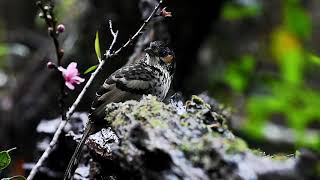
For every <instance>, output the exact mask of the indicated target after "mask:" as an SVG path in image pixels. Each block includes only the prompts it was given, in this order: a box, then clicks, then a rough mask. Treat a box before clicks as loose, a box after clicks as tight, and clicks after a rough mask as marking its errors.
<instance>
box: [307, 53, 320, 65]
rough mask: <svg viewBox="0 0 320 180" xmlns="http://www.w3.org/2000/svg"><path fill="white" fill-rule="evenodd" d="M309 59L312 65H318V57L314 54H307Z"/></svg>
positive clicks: (319, 58)
mask: <svg viewBox="0 0 320 180" xmlns="http://www.w3.org/2000/svg"><path fill="white" fill-rule="evenodd" d="M309 58H310V60H311V62H313V63H314V64H317V65H320V57H319V56H317V55H314V54H309Z"/></svg>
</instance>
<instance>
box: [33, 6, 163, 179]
mask: <svg viewBox="0 0 320 180" xmlns="http://www.w3.org/2000/svg"><path fill="white" fill-rule="evenodd" d="M162 2H163V0H160V2H159V3H158V4H157V6H155V8H154V10H153V11H152V13H151V14H150V16H149V17H148V18H147V19H146V20H145V21H144V23H143V24H142V25H141V27H140V28H139V29H138V31H137V32H136V33H135V34H134V35H133V36H132V37H131V38H129V40H128V41H127V42H126V43H125V44H124V45H123V46H121V47H120V48H119V49H118V50H117V51H115V52H114V53H112V49H113V46H114V44H115V42H116V40H117V37H118V33H119V31H116V32H114V30H113V27H112V21H109V29H110V32H111V34H112V36H113V40H112V42H111V44H110V46H109V48H108V50H107V51H106V53H105V54H104V58H103V59H102V60H101V62H100V63H99V65H98V67H97V69H96V70H95V71H94V72H93V73H92V74H91V76H90V78H89V80H88V81H87V83H86V85H85V86H84V88H83V89H82V91H81V92H80V94H79V95H78V97H77V99H76V100H75V101H74V103H73V104H72V106H71V107H70V109H69V110H68V112H67V113H66V118H65V121H64V120H62V121H61V122H60V124H59V127H58V128H57V130H56V132H55V134H54V136H53V138H52V140H51V142H50V144H49V147H47V148H46V150H45V151H44V153H43V154H42V155H41V157H40V159H39V160H38V162H37V163H36V165H35V166H34V167H33V168H32V170H31V172H30V174H29V176H28V177H27V180H32V179H33V178H34V176H35V175H36V173H37V172H38V169H39V167H41V166H42V165H43V163H44V161H45V160H46V159H47V158H48V156H49V155H50V153H51V152H52V150H53V147H54V146H55V145H56V144H57V142H58V138H59V137H60V135H61V133H62V131H63V129H64V127H65V126H66V124H67V122H68V121H69V120H70V117H71V116H72V114H73V113H74V111H75V109H76V107H77V106H78V104H79V103H80V101H81V99H82V98H83V95H84V94H85V92H86V91H87V89H88V88H89V86H90V85H91V84H92V82H93V80H94V78H95V77H96V75H97V74H98V73H99V72H100V71H101V69H102V67H103V65H104V63H105V62H106V61H107V60H108V59H110V58H112V57H113V56H116V55H118V54H119V53H120V52H121V51H122V49H123V48H125V47H127V46H128V45H129V44H131V42H132V41H133V40H135V39H136V38H137V37H138V35H139V34H140V33H141V31H142V30H143V29H144V27H145V26H146V25H147V24H148V23H149V22H150V20H151V19H152V17H153V16H154V15H155V13H156V12H157V11H158V9H159V8H160V5H161V4H162Z"/></svg>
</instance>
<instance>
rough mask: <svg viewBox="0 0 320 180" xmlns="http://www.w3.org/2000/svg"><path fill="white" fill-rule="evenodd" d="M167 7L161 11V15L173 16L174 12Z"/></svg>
mask: <svg viewBox="0 0 320 180" xmlns="http://www.w3.org/2000/svg"><path fill="white" fill-rule="evenodd" d="M166 9H167V7H164V8H163V9H162V10H161V12H160V16H163V17H172V12H170V11H166Z"/></svg>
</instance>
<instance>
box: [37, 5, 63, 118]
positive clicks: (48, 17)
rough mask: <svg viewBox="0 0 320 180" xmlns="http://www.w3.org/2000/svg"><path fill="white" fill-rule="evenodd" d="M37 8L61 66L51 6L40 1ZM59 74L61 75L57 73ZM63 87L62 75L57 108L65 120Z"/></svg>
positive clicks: (55, 22) (60, 51)
mask: <svg viewBox="0 0 320 180" xmlns="http://www.w3.org/2000/svg"><path fill="white" fill-rule="evenodd" d="M37 6H38V7H39V8H40V10H41V13H42V17H43V19H44V20H45V22H46V24H47V27H48V33H49V36H50V37H51V39H52V41H53V44H54V47H55V52H56V56H57V65H58V66H61V62H62V57H63V54H64V53H63V49H61V48H60V43H59V40H58V35H59V33H58V31H57V21H56V20H55V16H54V13H53V5H46V6H44V5H43V4H42V2H41V1H38V2H37ZM59 74H61V73H60V72H59ZM64 98H65V85H64V78H63V76H62V74H61V75H60V97H59V107H60V111H61V116H62V119H63V120H65V119H66V113H65V109H64V108H65V102H64Z"/></svg>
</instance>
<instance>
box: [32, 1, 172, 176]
mask: <svg viewBox="0 0 320 180" xmlns="http://www.w3.org/2000/svg"><path fill="white" fill-rule="evenodd" d="M162 3H163V0H160V1H159V3H158V4H157V5H156V6H155V7H154V9H153V11H152V12H151V14H150V15H149V17H148V18H147V19H146V20H145V21H144V22H143V24H142V25H141V26H140V28H139V29H138V30H137V32H136V33H135V34H134V35H133V36H132V37H130V38H129V39H128V41H127V42H126V43H125V44H124V45H123V46H121V47H120V48H119V49H117V50H113V47H114V44H115V43H116V41H117V37H118V33H119V31H114V30H113V26H112V21H111V20H110V21H109V30H110V32H111V34H112V36H113V40H112V42H111V44H110V46H109V48H108V49H107V50H106V52H105V53H104V55H103V58H101V60H100V59H99V65H98V66H97V68H96V69H95V70H94V72H93V73H92V74H91V76H90V78H89V80H88V81H87V82H86V84H85V86H84V88H83V89H82V91H81V92H80V94H79V95H78V97H77V98H76V100H75V101H74V103H73V104H72V106H71V107H70V108H69V110H68V111H67V112H66V113H63V114H62V121H61V122H60V124H59V127H58V128H57V130H56V132H55V134H54V136H53V138H52V140H51V142H50V144H49V147H47V148H46V150H45V151H44V153H43V154H42V156H41V157H40V159H39V160H38V162H37V163H36V165H35V166H34V167H33V168H32V170H31V172H30V174H29V176H28V177H27V179H28V180H32V179H33V178H34V176H35V175H36V174H37V172H38V170H39V168H40V167H41V166H42V165H43V163H44V161H45V160H46V159H47V158H48V156H49V155H50V153H51V152H52V150H53V148H54V146H55V145H56V144H57V142H58V138H59V137H60V135H61V133H62V132H63V129H64V127H65V126H66V124H67V123H68V121H69V119H70V117H71V116H72V114H73V113H74V111H75V109H76V107H77V106H78V104H79V103H80V101H81V100H82V98H83V96H84V94H85V93H86V91H87V89H88V88H89V87H90V85H91V84H92V82H93V80H94V79H95V77H96V75H97V74H98V73H99V72H100V71H101V69H102V67H103V65H104V64H105V62H106V61H107V60H109V59H110V58H112V57H114V56H116V55H118V54H119V53H120V52H121V51H122V50H123V49H124V48H126V47H127V46H129V45H130V44H131V43H132V42H133V41H134V40H135V39H136V38H137V37H138V36H139V35H140V34H141V33H142V31H143V29H144V28H145V27H146V26H147V25H148V24H149V22H150V21H151V19H152V18H153V17H155V16H156V15H157V14H156V13H157V12H158V10H159V9H160V6H161V5H162ZM37 5H38V6H39V8H40V9H41V11H42V14H40V15H39V16H40V17H42V18H44V20H45V21H46V23H47V26H48V31H49V35H50V36H51V38H52V39H53V41H54V44H55V49H56V54H57V58H58V63H57V65H56V64H54V63H52V62H49V63H48V64H47V66H48V68H51V69H56V70H59V71H60V73H61V75H62V77H63V78H62V82H63V83H62V86H63V87H64V85H66V86H67V87H68V88H70V89H74V84H79V83H81V82H83V81H84V79H82V78H80V77H79V72H78V70H77V68H76V66H77V64H76V63H74V62H73V63H71V64H70V65H69V66H68V67H67V68H66V69H64V68H62V67H61V59H62V57H63V49H60V45H59V41H58V39H57V37H58V35H59V33H62V32H64V31H65V27H64V26H63V25H62V24H61V25H58V26H57V21H56V20H55V19H54V14H53V11H52V6H43V5H42V3H41V2H37ZM160 15H161V16H163V17H171V12H167V11H166V8H163V9H162V11H161V12H160ZM61 91H62V92H63V94H64V89H62V90H61ZM63 97H64V96H63ZM63 97H62V98H63ZM62 102H63V101H62ZM61 105H63V104H61Z"/></svg>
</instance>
